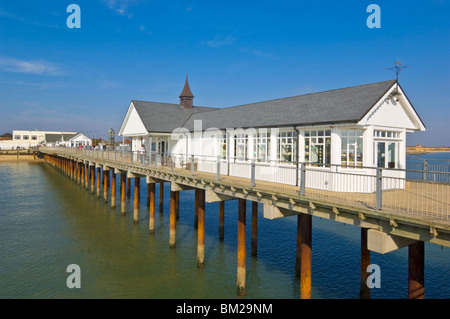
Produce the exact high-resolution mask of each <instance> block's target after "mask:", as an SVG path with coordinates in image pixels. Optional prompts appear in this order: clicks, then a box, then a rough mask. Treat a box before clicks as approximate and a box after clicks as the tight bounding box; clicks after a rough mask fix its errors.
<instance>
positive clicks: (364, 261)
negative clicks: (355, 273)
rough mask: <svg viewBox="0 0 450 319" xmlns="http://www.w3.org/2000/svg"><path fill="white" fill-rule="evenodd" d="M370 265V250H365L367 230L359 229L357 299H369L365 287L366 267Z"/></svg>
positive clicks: (368, 289)
mask: <svg viewBox="0 0 450 319" xmlns="http://www.w3.org/2000/svg"><path fill="white" fill-rule="evenodd" d="M369 265H370V250H369V249H367V228H363V227H361V283H360V289H359V299H370V288H369V287H368V286H367V278H368V277H369V273H368V272H367V267H369Z"/></svg>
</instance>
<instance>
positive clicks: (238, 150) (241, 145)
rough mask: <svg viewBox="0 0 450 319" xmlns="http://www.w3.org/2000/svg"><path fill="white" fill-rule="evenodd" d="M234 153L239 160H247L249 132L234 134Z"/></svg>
mask: <svg viewBox="0 0 450 319" xmlns="http://www.w3.org/2000/svg"><path fill="white" fill-rule="evenodd" d="M234 154H235V156H236V159H237V160H240V161H245V160H247V134H236V135H235V136H234Z"/></svg>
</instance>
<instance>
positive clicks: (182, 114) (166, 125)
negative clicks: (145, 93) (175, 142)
mask: <svg viewBox="0 0 450 319" xmlns="http://www.w3.org/2000/svg"><path fill="white" fill-rule="evenodd" d="M131 103H133V105H134V107H135V108H136V111H137V112H138V114H139V116H140V118H141V120H142V122H143V123H144V126H145V128H146V129H147V131H149V132H160V133H162V132H164V133H171V132H172V131H173V130H174V129H176V128H179V127H182V126H183V124H184V122H185V121H186V120H187V119H188V118H189V116H191V115H192V114H195V113H200V112H205V111H210V110H217V109H216V108H211V107H200V106H194V108H192V109H185V108H183V107H182V106H181V105H180V104H170V103H158V102H145V101H136V100H132V101H131Z"/></svg>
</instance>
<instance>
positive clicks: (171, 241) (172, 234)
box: [169, 191, 177, 248]
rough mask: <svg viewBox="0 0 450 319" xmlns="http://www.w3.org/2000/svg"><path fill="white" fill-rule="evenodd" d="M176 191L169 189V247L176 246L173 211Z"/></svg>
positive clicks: (174, 215)
mask: <svg viewBox="0 0 450 319" xmlns="http://www.w3.org/2000/svg"><path fill="white" fill-rule="evenodd" d="M176 197H177V195H176V192H174V191H170V238H169V246H170V248H175V246H176V212H175V201H176Z"/></svg>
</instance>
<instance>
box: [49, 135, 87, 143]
mask: <svg viewBox="0 0 450 319" xmlns="http://www.w3.org/2000/svg"><path fill="white" fill-rule="evenodd" d="M78 134H79V133H75V134H45V142H46V143H55V142H60V141H65V142H67V141H68V140H70V139H71V138H72V137H74V136H77V135H78Z"/></svg>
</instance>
